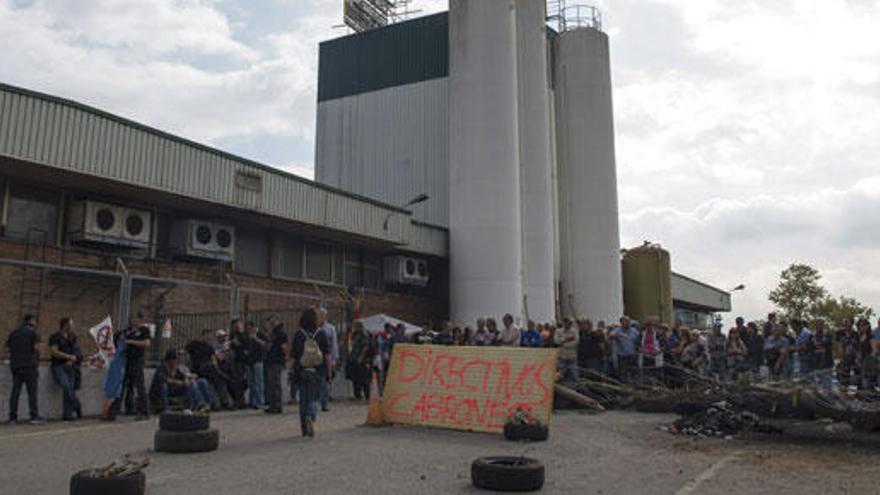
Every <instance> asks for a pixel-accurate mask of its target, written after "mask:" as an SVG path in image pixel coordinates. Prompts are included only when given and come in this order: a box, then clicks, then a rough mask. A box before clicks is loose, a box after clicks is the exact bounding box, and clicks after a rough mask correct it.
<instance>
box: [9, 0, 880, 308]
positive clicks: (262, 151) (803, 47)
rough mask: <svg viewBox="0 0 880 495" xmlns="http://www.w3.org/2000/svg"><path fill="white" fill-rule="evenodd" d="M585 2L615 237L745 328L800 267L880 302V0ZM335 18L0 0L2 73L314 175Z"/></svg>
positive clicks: (206, 7)
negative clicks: (652, 245)
mask: <svg viewBox="0 0 880 495" xmlns="http://www.w3.org/2000/svg"><path fill="white" fill-rule="evenodd" d="M596 3H598V5H599V6H600V7H602V8H603V10H604V21H605V22H604V25H605V29H606V31H607V32H609V33H611V36H612V45H611V46H612V64H613V67H612V70H613V77H614V85H615V112H616V126H617V153H618V177H619V182H620V202H621V205H620V206H621V212H622V219H621V227H622V229H621V231H622V234H623V241H624V245H633V244H637V243H640V242H641V241H642V240H644V239H650V240H654V241H659V242H662V243H663V244H664V245H666V246H667V247H669V248H670V249H671V250H672V254H673V260H674V264H675V266H676V268H677V269H678V270H680V271H682V272H683V273H685V274H689V275H692V276H696V277H698V278H700V279H703V280H705V281H707V282H709V283H713V284H716V285H718V286H721V287H722V288H725V287H726V288H729V287H732V286H734V285H737V284H739V283H745V284H746V285H747V289H746V291H744V292H738V293H736V294H735V295H734V304H735V307H736V309H735V311H736V312H738V313H745V314H747V315H749V316H758V315H759V314H761V313H764V312H766V311H767V310H769V309H770V308H769V305H768V303H767V302H766V294H767V292H768V291H769V290H770V288H772V286H773V284H774V283H775V281H776V277H777V276H778V273H779V272H780V271H781V269H782V268H783V267H784V266H785V265H787V264H789V263H791V262H794V261H803V262H809V263H812V264H814V265H815V266H816V267H817V268H819V269H820V270H822V272H823V273H824V274H825V282H826V285H827V286H828V287H829V289H831V290H833V291H834V292H839V293H841V294H846V295H852V296H856V297H859V298H861V299H863V300H864V301H865V302H867V303H869V304H871V305H873V306H874V307H875V308H876V309H880V290H878V289H876V288H875V287H874V286H875V284H873V283H872V282H873V280H874V279H877V278H878V277H880V268H878V267H880V263H877V260H878V259H880V247H877V246H876V245H877V244H878V243H877V241H876V236H875V235H874V232H876V231H877V230H878V228H880V221H878V220H877V219H876V214H875V212H876V211H880V198H878V196H877V193H876V192H875V191H880V176H878V175H877V170H878V157H880V139H878V136H880V117H878V116H880V63H878V61H880V8H878V4H877V2H876V0H826V1H823V2H817V1H809V2H806V1H802V0H773V1H766V0H760V1H759V0H744V1H740V2H729V1H722V0H613V1H612V0H599V1H598V2H596ZM446 6H447V2H446V0H416V1H415V2H413V8H415V9H421V10H422V12H421V14H428V13H432V12H437V11H440V10H443V9H445V8H446ZM340 21H341V2H339V0H247V1H244V0H149V1H148V0H78V1H76V2H69V1H63V0H33V1H30V0H0V81H3V82H8V83H11V84H18V85H21V86H25V87H28V88H32V89H36V90H42V91H46V92H48V93H51V94H57V95H59V96H63V97H68V98H72V99H75V100H78V101H82V102H84V103H87V104H93V105H95V106H98V107H100V108H102V109H105V110H107V111H110V112H113V113H117V114H120V115H123V116H126V117H130V118H133V119H135V120H139V121H141V122H143V123H145V124H148V125H153V126H156V127H159V128H161V129H163V130H167V131H169V132H172V133H176V134H181V135H184V136H187V137H190V138H193V139H196V140H199V141H204V142H207V143H209V144H216V143H226V145H229V146H232V149H231V151H236V150H247V156H249V157H252V158H256V159H261V157H263V156H272V157H273V159H272V160H268V161H269V163H270V164H275V165H278V166H279V167H280V168H282V169H285V170H289V171H292V172H293V173H297V174H299V175H303V176H306V177H311V176H312V174H313V171H312V164H311V162H310V158H311V156H312V150H311V143H312V141H313V139H314V123H315V122H314V121H315V100H316V96H315V92H316V87H315V85H316V72H317V44H318V43H319V42H320V41H322V40H325V39H329V38H332V37H335V36H339V35H341V34H343V32H344V31H342V30H339V29H334V28H333V26H334V25H338V24H339V23H340ZM288 140H289V142H290V148H291V152H290V153H287V154H285V153H284V152H283V148H285V143H286V142H287V141H288ZM279 157H280V158H279ZM264 161H267V160H264ZM273 162H274V163H273Z"/></svg>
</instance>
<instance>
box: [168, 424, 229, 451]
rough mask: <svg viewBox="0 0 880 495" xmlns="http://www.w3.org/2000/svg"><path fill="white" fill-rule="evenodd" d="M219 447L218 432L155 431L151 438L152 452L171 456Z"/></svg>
mask: <svg viewBox="0 0 880 495" xmlns="http://www.w3.org/2000/svg"><path fill="white" fill-rule="evenodd" d="M219 445H220V432H219V431H217V430H214V429H212V430H202V431H164V430H157V431H156V436H155V437H154V438H153V450H155V451H156V452H169V453H172V454H190V453H195V452H209V451H212V450H217V447H219Z"/></svg>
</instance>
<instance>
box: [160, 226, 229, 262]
mask: <svg viewBox="0 0 880 495" xmlns="http://www.w3.org/2000/svg"><path fill="white" fill-rule="evenodd" d="M170 240H171V250H172V252H173V253H174V254H176V255H178V256H186V257H190V258H204V259H212V260H218V261H232V258H233V256H234V254H235V227H232V226H231V225H226V224H223V223H218V222H212V221H210V220H196V219H183V220H177V221H175V222H174V223H173V224H172V225H171V238H170Z"/></svg>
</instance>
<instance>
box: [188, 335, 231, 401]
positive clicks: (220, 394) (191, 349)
mask: <svg viewBox="0 0 880 495" xmlns="http://www.w3.org/2000/svg"><path fill="white" fill-rule="evenodd" d="M213 339H214V331H213V330H211V329H209V328H206V329H203V330H202V332H201V339H200V340H192V341H190V342H189V343H188V344H186V347H185V350H186V353H187V355H188V356H189V362H190V365H191V366H192V371H193V372H194V373H195V374H196V375H198V376H199V377H200V378H204V379H205V380H207V382H208V383H209V384H211V388H212V389H213V390H214V393H215V394H216V397H217V401H218V402H217V403H218V404H219V405H220V407H222V408H223V409H227V410H229V409H232V400H231V398H230V397H229V390H228V386H227V383H226V380H225V378H224V376H223V374H222V373H221V372H220V368H219V367H218V366H217V356H216V351H215V350H214V346H213V344H212V342H213ZM216 405H217V404H214V408H215V409H216Z"/></svg>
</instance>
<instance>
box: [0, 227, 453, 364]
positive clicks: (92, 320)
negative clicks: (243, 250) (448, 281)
mask: <svg viewBox="0 0 880 495" xmlns="http://www.w3.org/2000/svg"><path fill="white" fill-rule="evenodd" d="M0 258H9V259H17V260H21V259H24V244H22V243H20V242H16V241H10V240H5V239H0ZM31 259H34V256H33V254H32V256H31ZM123 261H124V263H125V265H126V267H127V269H128V271H129V272H130V273H131V274H133V275H147V276H151V277H157V278H162V279H168V280H171V279H173V280H181V281H191V282H200V283H210V284H223V285H231V284H232V283H233V282H234V283H235V284H236V285H238V286H239V287H241V288H252V289H260V290H267V291H276V292H284V293H288V294H290V293H298V294H303V295H307V296H311V297H288V296H284V297H282V296H278V295H266V294H258V293H249V292H247V291H242V292H241V296H240V299H239V309H240V311H241V312H242V314H243V315H245V316H250V315H260V314H261V312H264V311H268V310H271V311H285V310H287V311H288V312H289V315H287V314H286V315H287V316H286V317H285V320H286V322H287V323H288V326H290V325H291V324H292V323H293V320H294V318H293V315H295V314H296V312H298V311H299V310H301V309H302V308H304V307H307V306H310V305H314V304H315V303H316V300H315V299H314V297H315V296H319V295H322V297H323V298H324V300H325V303H326V304H327V306H328V307H329V310H330V318H331V320H332V321H335V322H340V321H343V320H344V319H346V318H347V317H348V316H349V311H350V307H349V306H348V305H347V303H346V302H345V299H344V297H343V296H342V293H341V292H342V290H343V289H342V288H340V287H333V286H321V287H318V288H316V287H315V286H314V285H312V284H307V283H302V282H296V281H287V280H280V279H273V278H267V277H255V276H248V275H242V274H237V273H228V271H227V270H225V269H224V268H223V267H220V266H216V265H209V264H200V263H189V262H177V261H175V262H169V261H163V260H157V259H143V260H138V259H124V260H123ZM46 262H47V263H53V264H64V265H65V266H76V267H82V268H92V269H98V270H106V271H114V267H115V266H116V258H115V257H114V256H111V255H103V254H101V253H94V252H86V251H81V250H73V249H66V250H61V249H57V248H48V251H47V252H46ZM23 273H24V270H23V269H22V268H21V267H17V266H12V265H7V264H2V263H0V339H2V342H3V343H5V342H6V337H7V335H8V333H9V332H10V331H11V330H13V329H14V328H15V327H16V326H17V325H18V323H19V312H20V311H19V310H20V307H21V305H20V293H21V281H22V276H23V275H22V274H23ZM45 276H46V284H45V288H44V291H43V292H44V295H43V298H42V301H41V303H42V304H41V310H40V314H39V317H40V323H39V330H40V333H41V336H42V337H43V339H44V342H45V341H46V340H48V337H49V335H50V334H51V333H52V332H54V331H55V329H56V328H57V324H58V320H59V319H60V318H61V317H63V316H70V317H73V318H74V320H75V322H76V324H77V327H78V328H77V334H78V335H79V337H80V344H81V347H82V348H83V351H84V353H86V354H88V353H90V352H93V351H94V346H93V343H92V341H91V338H90V337H88V336H87V335H86V332H87V330H88V327H90V326H92V325H94V324H96V323H98V322H100V321H101V320H102V319H104V317H106V316H107V315H110V316H112V317H113V318H114V324H116V325H118V323H117V322H115V316H116V314H117V307H118V299H119V280H118V279H116V278H110V277H94V276H85V275H77V274H72V273H69V272H63V271H46V272H45ZM131 297H132V301H131V311H132V312H134V311H143V312H144V313H145V314H146V315H147V318H148V320H149V319H155V318H158V317H159V316H162V315H168V314H208V313H224V312H228V311H229V309H230V308H229V305H230V301H229V291H227V290H222V289H213V288H202V287H193V286H187V285H177V286H174V285H170V284H164V283H141V282H138V283H135V284H134V285H133V287H132V296H131ZM363 308H364V314H366V315H369V314H375V313H386V314H389V315H392V316H395V317H397V318H401V319H403V320H406V321H410V322H412V323H415V324H420V323H422V322H425V321H432V322H439V321H442V320H444V319H446V318H448V302H447V299H446V297H442V298H430V297H423V296H414V295H405V294H397V293H391V292H384V293H375V292H367V293H366V294H365V301H364V305H363ZM6 356H7V350H6V348H5V345H4V346H2V350H0V357H2V358H5V357H6Z"/></svg>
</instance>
